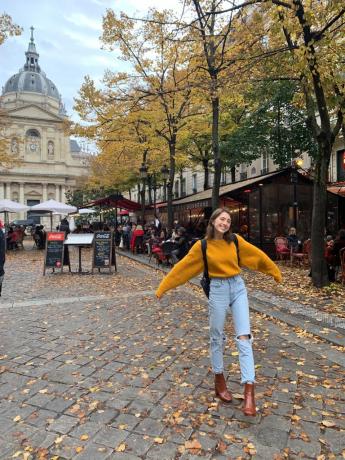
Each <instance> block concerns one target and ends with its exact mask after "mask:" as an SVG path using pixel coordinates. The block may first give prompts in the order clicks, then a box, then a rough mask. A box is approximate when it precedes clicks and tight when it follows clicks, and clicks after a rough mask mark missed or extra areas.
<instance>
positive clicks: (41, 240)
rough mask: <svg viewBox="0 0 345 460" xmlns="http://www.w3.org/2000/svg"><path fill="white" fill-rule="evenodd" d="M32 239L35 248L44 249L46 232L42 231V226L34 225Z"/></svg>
mask: <svg viewBox="0 0 345 460" xmlns="http://www.w3.org/2000/svg"><path fill="white" fill-rule="evenodd" d="M33 237H34V240H35V243H36V245H37V248H38V249H44V247H45V243H46V232H45V231H44V227H43V225H36V228H35V231H34V235H33Z"/></svg>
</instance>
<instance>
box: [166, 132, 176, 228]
mask: <svg viewBox="0 0 345 460" xmlns="http://www.w3.org/2000/svg"><path fill="white" fill-rule="evenodd" d="M175 151H176V136H174V135H173V136H172V140H171V141H170V142H169V153H170V168H169V181H168V183H167V191H168V200H167V208H168V231H169V232H171V231H172V229H173V225H174V210H173V187H174V178H175Z"/></svg>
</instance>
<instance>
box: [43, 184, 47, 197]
mask: <svg viewBox="0 0 345 460" xmlns="http://www.w3.org/2000/svg"><path fill="white" fill-rule="evenodd" d="M47 188H48V184H43V199H42V201H47V200H48V190H47Z"/></svg>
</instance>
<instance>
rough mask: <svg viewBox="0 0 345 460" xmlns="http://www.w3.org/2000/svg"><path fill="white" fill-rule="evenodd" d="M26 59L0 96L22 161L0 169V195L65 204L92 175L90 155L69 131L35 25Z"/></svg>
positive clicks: (13, 144) (12, 143) (13, 146)
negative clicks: (44, 67)
mask: <svg viewBox="0 0 345 460" xmlns="http://www.w3.org/2000/svg"><path fill="white" fill-rule="evenodd" d="M25 58H26V59H25V64H24V67H23V68H22V69H20V70H19V71H18V73H16V74H15V75H13V76H11V77H10V78H9V80H8V81H7V82H6V83H5V86H4V87H3V90H2V97H1V99H0V103H1V107H2V108H3V109H4V110H5V111H6V113H7V115H8V118H9V123H8V126H6V138H7V139H9V144H10V145H9V149H10V151H11V153H12V154H14V155H16V156H17V157H18V159H19V162H18V165H16V166H15V167H13V168H9V169H6V170H4V169H2V170H0V199H2V198H8V199H11V200H13V201H18V202H20V203H23V204H26V205H28V206H32V205H35V204H38V203H40V202H42V201H46V200H49V199H54V200H57V201H61V202H65V199H66V198H65V193H66V191H67V190H71V189H73V188H74V187H75V186H76V183H77V180H78V178H80V177H81V176H84V175H86V174H87V173H88V155H87V154H85V153H83V152H82V151H81V148H80V147H79V145H78V144H77V142H76V141H75V140H72V139H70V138H69V137H68V135H67V134H66V121H67V120H68V118H67V114H66V111H65V109H64V106H63V104H62V100H61V96H60V94H59V91H58V90H57V88H56V86H55V84H54V83H53V82H52V81H51V80H50V79H49V78H47V76H46V75H45V73H44V72H43V71H42V70H41V67H40V65H39V54H38V53H37V51H36V45H35V42H34V37H33V28H31V39H30V42H29V46H28V50H27V52H26V53H25ZM14 217H17V218H21V219H22V218H24V214H23V213H21V214H20V215H17V216H14V215H11V218H12V219H13V218H14ZM57 219H58V217H57V218H56V220H57ZM43 223H44V222H43Z"/></svg>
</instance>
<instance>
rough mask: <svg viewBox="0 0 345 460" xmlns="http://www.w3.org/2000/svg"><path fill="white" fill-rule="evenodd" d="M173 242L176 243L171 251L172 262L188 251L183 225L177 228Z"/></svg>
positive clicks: (175, 261) (181, 257)
mask: <svg viewBox="0 0 345 460" xmlns="http://www.w3.org/2000/svg"><path fill="white" fill-rule="evenodd" d="M175 242H176V244H177V248H176V249H174V250H173V251H172V252H171V260H172V262H173V263H174V264H176V263H177V262H178V261H179V260H181V259H183V257H184V256H186V255H187V253H188V251H189V243H188V238H187V236H186V229H185V228H184V227H179V228H178V230H177V235H176V239H175Z"/></svg>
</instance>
